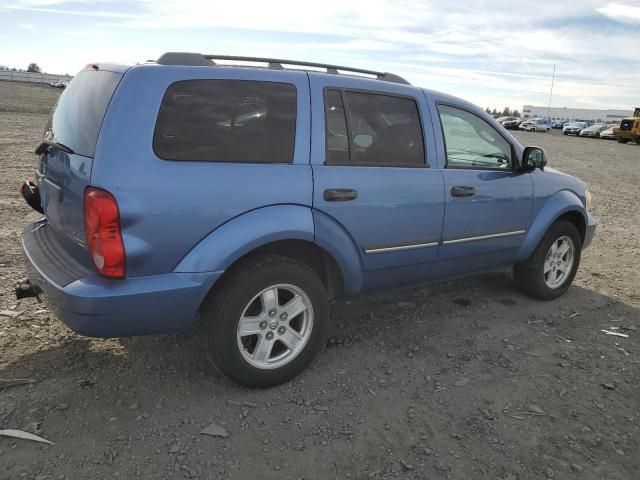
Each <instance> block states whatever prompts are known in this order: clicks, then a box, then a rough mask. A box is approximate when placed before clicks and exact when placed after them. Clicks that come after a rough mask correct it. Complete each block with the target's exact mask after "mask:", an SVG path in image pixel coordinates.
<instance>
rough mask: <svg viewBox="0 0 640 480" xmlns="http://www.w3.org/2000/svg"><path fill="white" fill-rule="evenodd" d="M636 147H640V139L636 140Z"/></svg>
mask: <svg viewBox="0 0 640 480" xmlns="http://www.w3.org/2000/svg"><path fill="white" fill-rule="evenodd" d="M636 145H640V137H638V138H636Z"/></svg>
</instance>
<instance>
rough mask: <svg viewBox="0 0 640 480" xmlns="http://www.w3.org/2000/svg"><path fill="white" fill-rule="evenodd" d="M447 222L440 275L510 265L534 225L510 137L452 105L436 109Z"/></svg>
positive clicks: (526, 183) (528, 186)
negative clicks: (531, 223) (438, 122)
mask: <svg viewBox="0 0 640 480" xmlns="http://www.w3.org/2000/svg"><path fill="white" fill-rule="evenodd" d="M436 108H437V114H438V116H439V117H440V125H441V129H442V136H443V142H442V145H441V149H440V152H439V153H440V155H441V160H442V161H441V165H443V169H442V175H443V179H444V191H445V221H444V228H443V231H442V246H441V247H440V251H439V253H438V263H437V265H436V266H435V267H434V271H433V275H434V276H435V277H450V276H455V275H458V274H464V273H468V272H471V271H474V270H484V269H487V268H493V267H498V266H500V265H508V264H510V263H512V262H513V260H514V259H515V256H516V253H517V251H518V249H519V248H520V245H521V244H522V242H523V240H524V238H525V234H526V232H527V229H528V227H529V224H530V221H531V212H532V207H533V199H532V193H533V187H532V181H531V176H530V174H529V173H526V172H522V171H518V170H517V169H516V168H514V166H515V165H516V164H517V161H516V158H515V156H516V151H515V148H514V147H513V146H512V144H511V141H510V140H509V139H508V136H507V135H503V133H501V132H499V131H498V129H497V128H494V127H493V126H492V125H490V124H489V122H487V121H485V120H484V119H483V118H481V117H480V116H479V115H477V114H475V113H472V112H470V111H467V110H465V109H463V108H461V107H456V106H453V105H447V104H438V105H437V106H436Z"/></svg>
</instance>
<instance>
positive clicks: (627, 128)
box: [613, 108, 640, 145]
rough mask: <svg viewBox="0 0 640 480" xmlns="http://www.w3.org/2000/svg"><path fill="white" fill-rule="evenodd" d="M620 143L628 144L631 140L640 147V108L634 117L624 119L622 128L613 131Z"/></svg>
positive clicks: (621, 124) (621, 123)
mask: <svg viewBox="0 0 640 480" xmlns="http://www.w3.org/2000/svg"><path fill="white" fill-rule="evenodd" d="M613 134H614V135H615V136H616V140H618V143H627V142H628V141H629V140H631V141H632V142H636V143H637V144H638V145H640V108H636V109H635V111H634V112H633V117H628V118H623V119H622V121H621V122H620V127H616V128H614V129H613Z"/></svg>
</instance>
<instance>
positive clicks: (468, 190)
mask: <svg viewBox="0 0 640 480" xmlns="http://www.w3.org/2000/svg"><path fill="white" fill-rule="evenodd" d="M475 194H476V189H475V188H474V187H465V186H462V185H460V186H456V187H451V196H452V197H473V196H474V195H475Z"/></svg>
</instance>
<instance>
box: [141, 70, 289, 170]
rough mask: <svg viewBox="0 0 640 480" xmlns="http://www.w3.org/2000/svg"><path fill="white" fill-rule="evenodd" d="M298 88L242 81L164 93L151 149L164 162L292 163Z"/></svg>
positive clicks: (180, 86)
mask: <svg viewBox="0 0 640 480" xmlns="http://www.w3.org/2000/svg"><path fill="white" fill-rule="evenodd" d="M296 105H297V96H296V87H295V86H294V85H292V84H289V83H277V82H256V81H246V80H184V81H180V82H176V83H173V84H172V85H171V86H169V88H168V89H167V91H166V92H165V95H164V98H163V99H162V105H161V106H160V112H159V114H158V120H157V122H156V129H155V133H154V136H153V149H154V151H155V153H156V155H158V157H160V158H162V159H165V160H187V161H189V160H193V161H207V162H244V163H291V162H293V151H294V143H295V130H296Z"/></svg>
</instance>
